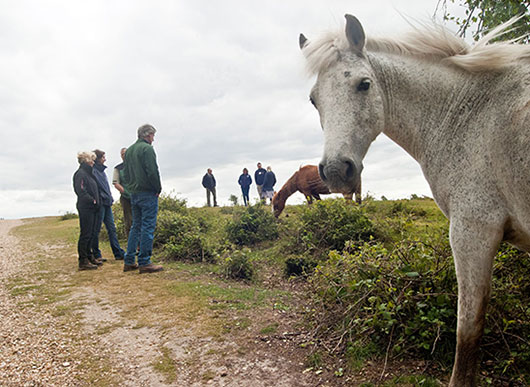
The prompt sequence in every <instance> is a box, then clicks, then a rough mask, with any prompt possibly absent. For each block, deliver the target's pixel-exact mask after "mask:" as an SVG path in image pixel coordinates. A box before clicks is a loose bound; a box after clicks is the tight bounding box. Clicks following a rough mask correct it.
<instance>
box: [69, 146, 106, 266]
mask: <svg viewBox="0 0 530 387" xmlns="http://www.w3.org/2000/svg"><path fill="white" fill-rule="evenodd" d="M95 160H96V155H95V153H94V152H79V153H78V154H77V161H78V162H79V169H78V170H77V171H76V172H75V173H74V177H73V183H74V191H75V194H76V195H77V204H76V207H77V212H78V213H79V228H80V232H79V240H78V242H77V253H78V255H79V270H94V269H97V268H98V266H99V265H101V261H99V260H96V259H95V258H94V257H93V256H92V252H91V250H90V246H91V244H92V237H93V235H94V229H95V228H96V221H97V214H98V212H99V206H100V200H99V190H98V183H97V182H96V179H95V177H94V175H92V168H93V166H94V161H95Z"/></svg>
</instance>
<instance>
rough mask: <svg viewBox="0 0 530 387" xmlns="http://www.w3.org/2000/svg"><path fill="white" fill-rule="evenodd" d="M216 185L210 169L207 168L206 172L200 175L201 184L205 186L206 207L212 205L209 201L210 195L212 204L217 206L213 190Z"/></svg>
mask: <svg viewBox="0 0 530 387" xmlns="http://www.w3.org/2000/svg"><path fill="white" fill-rule="evenodd" d="M216 185H217V183H216V182H215V177H214V176H213V173H212V169H211V168H208V170H207V171H206V174H205V175H204V176H203V177H202V186H203V187H204V188H206V202H207V203H208V207H211V206H212V205H211V202H210V195H213V205H214V207H217V195H216V192H215V186H216Z"/></svg>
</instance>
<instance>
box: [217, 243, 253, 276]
mask: <svg viewBox="0 0 530 387" xmlns="http://www.w3.org/2000/svg"><path fill="white" fill-rule="evenodd" d="M249 253H250V250H249V249H243V250H235V251H233V252H232V253H231V254H230V256H229V257H228V258H226V259H225V261H224V264H223V273H224V275H225V276H226V277H228V278H232V279H243V280H251V279H252V277H253V276H254V266H253V265H252V262H251V260H250V254H249Z"/></svg>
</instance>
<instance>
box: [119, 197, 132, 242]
mask: <svg viewBox="0 0 530 387" xmlns="http://www.w3.org/2000/svg"><path fill="white" fill-rule="evenodd" d="M120 204H121V208H122V209H123V225H124V226H125V235H127V238H128V237H129V233H130V232H131V225H132V209H131V199H127V198H126V197H123V195H122V196H120Z"/></svg>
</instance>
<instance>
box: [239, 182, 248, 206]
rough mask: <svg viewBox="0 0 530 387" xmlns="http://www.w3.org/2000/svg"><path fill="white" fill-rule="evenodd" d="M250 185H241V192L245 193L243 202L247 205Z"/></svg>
mask: <svg viewBox="0 0 530 387" xmlns="http://www.w3.org/2000/svg"><path fill="white" fill-rule="evenodd" d="M249 188H250V187H241V192H242V193H243V203H245V206H247V205H248V202H249V198H248V190H249Z"/></svg>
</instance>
